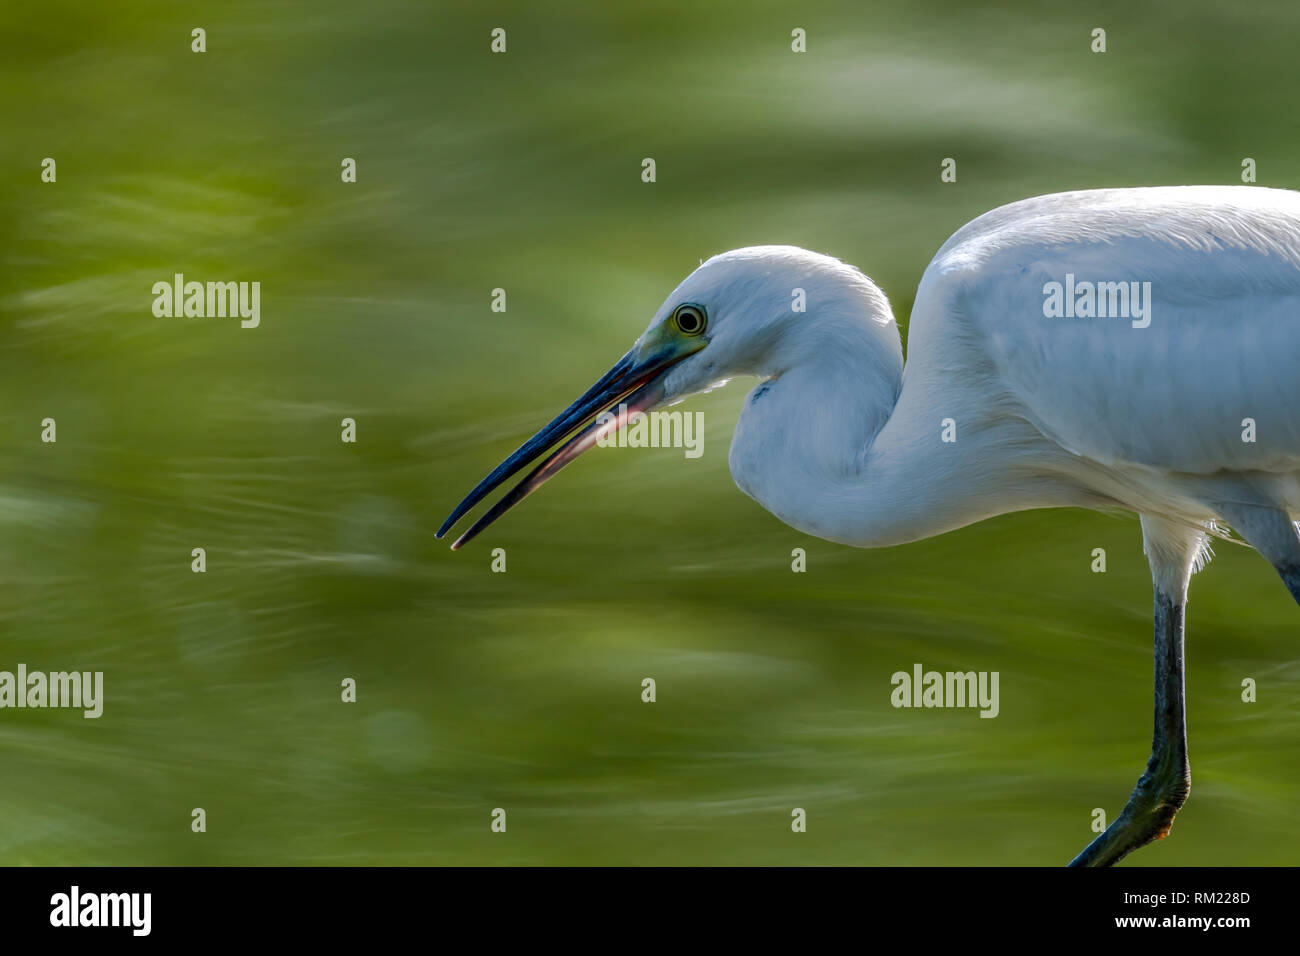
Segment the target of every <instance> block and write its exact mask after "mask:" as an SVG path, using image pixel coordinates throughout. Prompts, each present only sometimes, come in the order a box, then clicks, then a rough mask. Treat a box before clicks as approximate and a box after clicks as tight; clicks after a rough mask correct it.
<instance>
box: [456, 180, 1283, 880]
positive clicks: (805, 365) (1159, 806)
mask: <svg viewBox="0 0 1300 956" xmlns="http://www.w3.org/2000/svg"><path fill="white" fill-rule="evenodd" d="M1103 284H1104V285H1103ZM1103 289H1104V298H1105V306H1104V311H1105V312H1106V315H1105V316H1101V315H1099V314H1098V313H1099V312H1101V311H1103V308H1102V306H1101V304H1100V303H1101V302H1102V299H1103V293H1102V290H1103ZM1090 292H1091V293H1093V294H1092V296H1091V299H1092V301H1091V303H1090V302H1089V293H1090ZM1076 293H1077V298H1076ZM1125 293H1127V297H1126V295H1125ZM1063 302H1064V303H1065V306H1064V309H1063V308H1062V304H1063ZM800 306H802V307H803V308H802V309H801V308H800ZM683 309H686V310H687V315H686V320H685V321H683V320H682V319H681V318H680V316H681V315H682V310H683ZM691 310H695V311H697V312H698V313H699V317H701V322H700V323H699V324H700V326H701V328H700V329H699V330H695V326H696V322H695V316H692V315H691V314H690V311H691ZM1117 312H1118V313H1121V314H1116V313H1117ZM704 320H706V321H704ZM738 376H748V377H754V378H757V379H759V380H760V381H759V384H758V386H757V387H756V388H755V389H754V390H753V391H752V392H750V394H749V397H748V399H747V401H746V402H745V406H744V409H743V411H742V413H741V416H740V420H739V422H738V423H737V426H736V431H735V436H734V438H733V441H732V446H731V454H730V466H731V472H732V475H733V477H734V478H735V480H736V483H737V484H738V485H739V486H740V487H741V488H742V489H743V490H744V491H745V492H746V493H747V494H749V495H750V496H751V497H753V498H754V499H756V500H757V501H758V502H759V503H760V504H762V505H763V506H764V507H765V508H767V509H768V510H769V511H771V512H772V513H773V514H775V515H776V516H777V517H779V518H781V519H782V520H783V521H785V522H786V523H787V524H790V525H792V526H793V527H795V528H798V529H800V530H803V531H806V532H808V533H809V534H813V535H817V536H819V537H822V538H827V539H829V540H832V541H838V542H842V543H844V544H850V545H857V546H863V547H878V546H885V545H892V544H898V543H901V542H905V541H911V540H916V539H919V538H924V537H928V536H931V535H935V534H939V533H942V532H946V531H950V530H953V529H955V528H959V527H962V526H964V525H967V524H970V523H972V522H975V521H979V520H982V519H984V518H988V517H991V516H993V515H997V514H1002V513H1006V512H1010V511H1018V510H1024V509H1028V508H1044V507H1060V506H1082V507H1092V508H1103V509H1113V508H1127V509H1131V510H1133V511H1135V512H1138V513H1139V514H1140V516H1141V525H1142V532H1143V542H1144V546H1145V548H1146V551H1147V554H1148V556H1149V559H1150V564H1151V570H1152V577H1153V581H1154V584H1155V611H1156V613H1155V637H1156V644H1155V662H1156V668H1155V669H1156V708H1155V738H1154V745H1153V750H1152V758H1151V762H1150V763H1149V764H1148V768H1147V773H1146V774H1144V775H1143V777H1142V779H1141V780H1140V781H1139V784H1138V788H1137V789H1136V790H1135V791H1134V794H1133V797H1132V798H1131V799H1130V801H1129V804H1128V806H1127V807H1126V808H1125V810H1124V812H1123V813H1122V814H1121V815H1120V817H1119V818H1118V819H1116V820H1115V822H1114V823H1113V824H1112V825H1111V827H1110V828H1109V829H1108V830H1107V831H1106V832H1105V833H1104V834H1102V835H1101V836H1100V837H1098V838H1097V840H1095V841H1094V842H1093V844H1091V845H1090V846H1089V847H1088V848H1087V849H1086V850H1085V851H1084V852H1083V853H1082V854H1080V856H1079V857H1078V858H1077V859H1076V861H1075V862H1076V863H1079V864H1109V863H1113V862H1115V861H1116V860H1118V859H1120V858H1122V857H1123V856H1124V855H1125V854H1126V853H1128V852H1130V851H1131V850H1132V849H1134V848H1136V847H1138V846H1141V845H1143V844H1144V843H1147V842H1150V841H1151V840H1152V839H1155V838H1156V837H1157V836H1162V835H1163V834H1164V833H1166V832H1168V828H1169V826H1170V825H1172V821H1173V817H1174V814H1175V813H1176V812H1177V810H1178V808H1179V807H1180V806H1181V805H1182V803H1183V800H1184V799H1185V798H1186V795H1187V792H1188V789H1189V787H1190V771H1189V769H1188V768H1189V764H1188V761H1187V752H1186V740H1185V728H1184V721H1183V673H1182V638H1183V606H1184V604H1185V602H1186V596H1187V585H1188V581H1189V579H1190V576H1191V574H1192V572H1193V570H1194V569H1195V568H1197V567H1199V565H1200V563H1201V562H1202V561H1203V560H1204V558H1205V554H1206V549H1205V543H1206V538H1207V535H1209V534H1216V533H1223V524H1224V523H1225V522H1226V524H1227V525H1231V526H1232V527H1233V528H1234V529H1235V530H1236V531H1238V532H1239V533H1240V534H1241V535H1242V536H1243V537H1244V538H1246V539H1247V540H1248V541H1249V543H1250V544H1252V545H1253V546H1254V547H1256V548H1257V549H1258V550H1259V551H1260V552H1261V553H1262V554H1263V555H1264V557H1266V558H1267V559H1268V560H1269V561H1270V562H1271V563H1272V564H1273V565H1274V567H1275V568H1276V569H1277V571H1278V572H1279V574H1280V575H1281V576H1282V578H1283V580H1284V581H1285V583H1286V584H1287V586H1288V587H1289V588H1290V589H1291V592H1292V594H1293V595H1294V596H1295V597H1296V599H1297V601H1300V534H1298V533H1297V526H1296V524H1295V521H1294V516H1295V515H1296V513H1297V512H1300V194H1297V193H1293V192H1288V191H1283V190H1274V189H1262V188H1254V187H1210V186H1205V187H1168V188H1151V189H1107V190H1096V191H1088V192H1073V193H1061V194H1058V195H1052V196H1043V197H1039V198H1036V199H1029V200H1025V201H1023V202H1018V203H1014V204H1012V205H1009V206H1004V207H1001V208H999V209H995V210H993V211H992V212H989V213H987V214H985V215H983V216H981V217H979V218H978V219H976V220H974V221H973V222H971V223H969V224H968V225H966V226H964V227H963V228H961V229H960V230H958V231H957V233H956V234H954V235H953V236H952V238H950V239H949V240H948V241H947V242H946V243H945V244H944V245H943V247H942V248H941V249H940V250H939V252H938V254H937V255H936V256H935V257H934V259H933V260H932V261H931V263H930V265H929V267H928V268H927V269H926V271H925V274H924V276H923V277H922V280H921V285H920V288H919V290H918V293H917V296H916V301H915V305H914V307H913V311H912V318H911V323H910V331H909V343H908V359H907V364H906V367H904V363H903V353H902V348H901V344H900V340H899V333H898V328H897V325H896V324H895V322H894V317H893V314H892V312H891V310H890V307H889V302H888V300H887V299H886V297H885V295H884V293H883V292H882V291H881V290H880V289H879V288H877V287H876V286H875V285H874V284H873V283H872V282H871V281H870V280H869V279H867V278H866V277H865V276H864V275H863V274H862V273H861V272H859V271H858V270H857V269H855V268H853V267H852V266H848V265H845V264H844V263H842V262H840V261H839V260H837V259H833V258H830V257H828V256H823V255H819V254H816V253H812V252H807V251H805V250H803V249H797V248H794V247H790V246H756V247H750V248H746V249H739V250H736V251H734V252H728V253H725V254H723V255H720V256H715V257H714V258H712V259H709V260H708V261H707V262H705V263H703V264H702V265H701V266H700V268H698V269H697V270H695V272H693V273H692V274H691V275H690V276H688V277H687V278H686V279H685V280H684V281H683V282H682V283H681V284H680V285H679V286H678V287H677V289H675V290H674V291H673V293H672V294H671V295H670V296H669V297H668V299H667V300H665V302H664V303H663V305H662V306H661V307H660V308H659V310H658V311H657V312H656V314H655V316H654V318H653V319H652V320H651V322H650V325H649V327H648V328H647V329H646V331H645V333H644V334H643V335H642V336H641V338H640V339H638V341H637V343H636V344H635V345H634V346H633V348H632V350H631V351H630V352H629V353H628V354H627V355H626V356H624V358H623V359H622V360H621V361H620V362H619V364H618V365H616V366H615V367H614V369H612V370H611V371H610V373H608V374H607V375H606V376H605V377H604V378H602V379H601V380H600V382H598V383H597V384H596V385H595V386H593V388H592V389H591V390H589V391H588V392H587V393H586V394H585V395H584V396H583V397H582V398H580V399H579V400H578V401H577V402H575V403H574V404H573V405H572V406H570V408H569V409H566V411H565V412H563V413H561V415H560V416H559V417H557V418H556V419H555V420H554V421H553V422H552V423H551V424H550V425H548V426H547V427H546V428H544V429H543V430H542V431H541V432H539V433H538V434H537V435H536V436H534V438H533V439H530V440H529V442H527V443H525V445H523V446H522V447H521V448H520V449H519V450H518V451H517V452H516V453H515V454H514V455H512V456H510V458H508V459H507V460H506V461H505V462H503V463H502V464H501V465H500V466H498V468H497V469H495V470H494V471H493V472H492V473H491V474H490V475H489V476H488V477H487V478H485V479H484V481H483V482H481V483H480V484H479V486H478V487H477V488H475V489H474V491H473V492H471V494H470V495H469V496H468V497H467V498H466V499H465V500H464V501H463V502H462V503H461V505H460V506H459V507H458V508H457V509H456V510H455V511H454V512H453V513H452V515H451V517H449V518H448V520H447V522H446V524H444V526H443V528H442V529H441V530H440V531H439V534H440V535H441V534H443V533H445V532H446V531H447V529H448V528H449V527H450V526H451V525H452V524H454V523H455V522H456V521H457V520H459V518H460V517H461V516H462V515H463V514H464V513H465V512H466V511H467V510H468V509H469V508H471V507H473V505H474V504H475V503H476V502H477V501H479V500H481V499H482V498H483V497H484V496H485V495H487V494H488V493H489V492H490V491H491V490H492V489H493V488H495V487H496V486H497V485H499V484H500V483H501V482H503V481H505V480H506V479H507V478H509V477H510V475H512V474H514V473H515V472H516V471H518V470H519V469H520V468H522V467H523V466H525V465H526V464H528V463H529V462H530V461H532V460H534V459H536V458H537V457H539V456H540V455H541V454H542V453H543V452H545V451H546V450H547V449H548V448H549V447H550V446H552V445H554V444H555V443H556V442H557V441H559V440H560V439H563V438H565V437H566V436H568V435H570V434H572V433H573V432H574V431H575V430H578V431H577V434H576V435H575V436H574V437H572V438H571V439H570V440H569V441H568V442H567V443H566V444H565V445H563V446H562V447H561V448H560V449H559V450H558V451H556V452H554V453H553V454H552V455H551V456H550V457H549V458H547V459H546V460H545V461H544V462H543V463H542V465H540V466H539V467H538V468H536V469H535V470H534V471H533V472H532V473H531V474H530V475H529V476H528V477H526V478H525V479H524V480H523V481H522V482H521V483H520V484H519V485H518V486H516V488H515V489H514V490H512V491H511V492H510V493H509V494H508V495H507V496H506V497H505V498H503V499H502V500H501V501H499V502H498V503H497V505H496V506H495V507H494V508H493V509H491V510H490V511H489V512H488V513H487V514H486V515H485V516H484V517H482V518H481V519H480V520H479V521H478V522H477V523H476V524H475V525H474V526H473V527H472V528H471V529H470V530H469V531H468V532H466V534H465V535H463V536H462V538H461V539H460V540H459V541H458V542H457V546H459V545H460V544H462V543H464V542H465V541H467V540H468V539H469V538H471V537H473V536H474V535H476V534H477V533H478V532H479V531H481V530H482V529H483V528H484V527H486V526H487V525H488V524H490V523H491V522H492V521H493V520H495V519H496V518H497V517H499V516H500V515H501V514H503V513H505V511H506V510H508V509H509V508H510V507H512V506H513V505H514V504H516V503H517V502H518V501H520V500H522V498H524V497H526V496H527V495H528V494H530V493H531V492H532V491H534V490H536V488H538V487H540V486H541V484H543V483H544V482H545V481H547V480H549V478H550V477H552V476H553V475H554V474H555V473H556V472H558V471H559V470H560V469H561V468H563V467H564V466H565V465H566V464H568V463H569V462H570V461H572V460H573V459H575V458H576V457H577V456H578V455H579V454H581V453H582V451H584V450H586V448H589V447H590V446H591V445H593V444H595V442H596V439H597V438H598V437H599V436H600V435H601V434H603V433H606V432H607V431H608V430H609V429H610V428H611V427H618V426H620V425H621V423H622V421H623V419H620V420H619V421H617V422H615V424H614V426H611V425H609V424H608V423H606V424H600V423H592V424H590V425H588V426H587V427H585V428H581V426H582V424H583V422H584V421H587V420H589V419H590V417H591V416H592V415H594V414H595V413H597V412H599V411H601V410H603V409H604V408H607V407H609V406H610V405H616V404H618V403H619V402H624V403H626V404H627V405H628V407H629V409H630V411H631V412H633V413H635V412H637V411H640V410H646V409H650V408H653V407H655V406H657V405H660V404H664V403H667V402H672V401H675V400H678V399H680V398H682V397H684V396H686V395H689V394H692V393H695V392H699V391H702V390H704V389H707V388H710V387H714V386H716V385H718V384H721V383H723V382H725V381H726V380H727V379H730V378H734V377H738ZM579 429H580V430H579Z"/></svg>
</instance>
